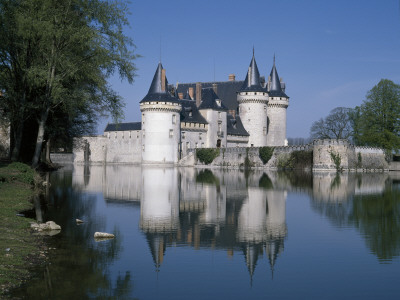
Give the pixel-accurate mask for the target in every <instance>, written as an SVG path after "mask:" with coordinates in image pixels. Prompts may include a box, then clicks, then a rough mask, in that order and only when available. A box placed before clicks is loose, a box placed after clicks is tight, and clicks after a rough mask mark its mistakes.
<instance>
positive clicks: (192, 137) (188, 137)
mask: <svg viewBox="0 0 400 300" xmlns="http://www.w3.org/2000/svg"><path fill="white" fill-rule="evenodd" d="M207 128H208V125H206V126H204V124H197V123H184V124H182V123H181V150H182V157H183V156H185V155H187V154H188V152H189V150H191V149H195V148H205V147H206V143H207Z"/></svg>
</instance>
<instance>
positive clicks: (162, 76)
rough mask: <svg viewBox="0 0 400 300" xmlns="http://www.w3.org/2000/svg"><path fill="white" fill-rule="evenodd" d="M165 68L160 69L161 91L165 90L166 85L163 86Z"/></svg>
mask: <svg viewBox="0 0 400 300" xmlns="http://www.w3.org/2000/svg"><path fill="white" fill-rule="evenodd" d="M165 82H166V80H165V69H162V71H161V91H163V92H165V90H166V86H165Z"/></svg>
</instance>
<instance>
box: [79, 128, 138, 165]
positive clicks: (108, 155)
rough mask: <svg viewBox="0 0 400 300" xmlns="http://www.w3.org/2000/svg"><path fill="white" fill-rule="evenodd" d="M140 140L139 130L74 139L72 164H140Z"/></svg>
mask: <svg viewBox="0 0 400 300" xmlns="http://www.w3.org/2000/svg"><path fill="white" fill-rule="evenodd" d="M141 149H142V138H141V131H140V130H132V131H115V132H106V133H104V135H99V136H86V137H85V136H84V137H80V138H75V139H74V151H73V153H74V163H78V164H82V163H92V164H103V163H129V164H138V163H140V162H141Z"/></svg>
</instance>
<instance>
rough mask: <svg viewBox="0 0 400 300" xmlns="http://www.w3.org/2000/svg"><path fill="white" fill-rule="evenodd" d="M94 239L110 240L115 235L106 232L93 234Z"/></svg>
mask: <svg viewBox="0 0 400 300" xmlns="http://www.w3.org/2000/svg"><path fill="white" fill-rule="evenodd" d="M94 237H95V238H96V239H104V238H105V239H110V238H111V239H112V238H114V237H115V235H113V234H112V233H107V232H95V233H94Z"/></svg>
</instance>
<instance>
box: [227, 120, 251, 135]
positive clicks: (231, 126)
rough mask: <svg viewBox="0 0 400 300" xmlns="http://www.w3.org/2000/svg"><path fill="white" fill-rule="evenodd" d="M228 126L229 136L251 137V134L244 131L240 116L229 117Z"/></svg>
mask: <svg viewBox="0 0 400 300" xmlns="http://www.w3.org/2000/svg"><path fill="white" fill-rule="evenodd" d="M226 125H227V126H226V127H227V132H228V135H242V136H249V133H248V132H247V131H246V129H244V126H243V123H242V120H241V119H240V117H239V116H236V117H235V118H234V117H233V116H232V115H227V122H226Z"/></svg>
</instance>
